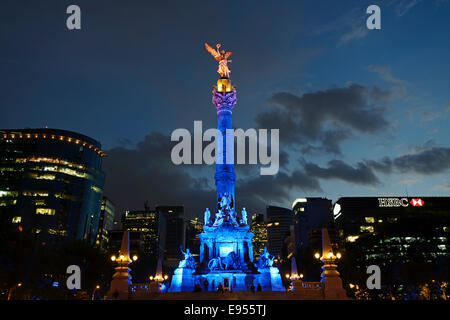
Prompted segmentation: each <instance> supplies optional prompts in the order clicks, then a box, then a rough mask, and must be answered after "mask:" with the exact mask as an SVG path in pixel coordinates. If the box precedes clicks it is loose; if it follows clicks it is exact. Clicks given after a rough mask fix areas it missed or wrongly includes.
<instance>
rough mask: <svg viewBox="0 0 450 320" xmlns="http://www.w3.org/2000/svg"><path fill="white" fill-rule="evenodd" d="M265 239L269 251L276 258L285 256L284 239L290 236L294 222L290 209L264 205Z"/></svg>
mask: <svg viewBox="0 0 450 320" xmlns="http://www.w3.org/2000/svg"><path fill="white" fill-rule="evenodd" d="M266 217H267V241H268V246H269V248H268V249H269V252H270V253H271V254H273V255H274V256H275V257H276V258H277V259H278V260H280V259H281V260H282V259H284V258H286V257H287V252H285V251H286V244H285V240H286V239H287V238H288V237H289V236H290V234H291V231H290V228H291V226H293V224H294V215H293V213H292V210H290V209H287V208H282V207H276V206H267V207H266Z"/></svg>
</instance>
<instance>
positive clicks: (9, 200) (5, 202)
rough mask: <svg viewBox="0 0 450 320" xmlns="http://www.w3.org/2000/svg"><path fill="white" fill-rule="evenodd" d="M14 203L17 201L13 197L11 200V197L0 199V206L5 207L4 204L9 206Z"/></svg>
mask: <svg viewBox="0 0 450 320" xmlns="http://www.w3.org/2000/svg"><path fill="white" fill-rule="evenodd" d="M16 203H17V200H16V199H14V200H12V199H8V200H2V201H0V207H6V206H11V205H12V206H13V205H15V204H16Z"/></svg>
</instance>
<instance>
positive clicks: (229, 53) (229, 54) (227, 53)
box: [225, 51, 233, 59]
mask: <svg viewBox="0 0 450 320" xmlns="http://www.w3.org/2000/svg"><path fill="white" fill-rule="evenodd" d="M232 54H233V51H227V52H225V59H228V58H229V57H230V56H231V55H232Z"/></svg>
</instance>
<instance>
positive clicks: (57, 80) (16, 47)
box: [0, 0, 450, 216]
mask: <svg viewBox="0 0 450 320" xmlns="http://www.w3.org/2000/svg"><path fill="white" fill-rule="evenodd" d="M70 4H77V5H79V6H80V8H81V12H82V29H81V30H78V31H70V30H68V29H67V28H66V18H67V16H68V15H67V14H66V8H67V6H68V5H70ZM371 4H376V5H378V6H380V8H381V27H382V28H381V30H368V29H367V28H366V19H367V17H368V15H367V14H366V12H365V11H366V8H367V7H368V6H369V5H371ZM449 31H450V1H445V0H428V1H426V0H422V1H421V0H410V1H407V0H384V1H350V0H348V1H312V0H310V1H300V0H297V1H239V2H238V1H232V2H230V3H229V4H226V5H224V2H222V1H195V2H192V1H191V2H187V1H158V2H156V1H155V2H153V1H151V2H150V1H136V0H131V1H126V2H122V1H120V2H119V1H100V0H97V1H84V0H83V1H56V0H53V1H2V6H1V11H0V41H1V43H2V45H1V48H2V50H0V71H1V74H2V77H1V79H0V85H1V90H0V106H1V110H2V112H1V114H2V116H1V117H0V128H4V129H7V128H9V129H10V128H25V127H31V128H34V127H44V126H48V127H49V128H59V129H66V130H71V131H76V132H79V133H82V134H85V135H88V136H90V137H92V138H94V139H96V140H98V141H100V142H101V143H102V147H103V149H104V150H105V151H106V152H107V153H108V154H109V156H108V157H107V158H105V160H104V171H105V172H106V181H105V184H106V185H105V195H106V196H108V197H110V198H111V199H112V201H113V202H115V203H116V205H117V206H118V209H119V210H124V209H141V208H142V207H143V203H144V201H145V200H148V201H149V203H150V204H184V205H185V206H186V211H187V212H188V215H189V216H196V215H199V216H200V215H201V212H203V210H204V208H205V207H210V208H212V207H214V198H215V197H214V194H215V188H214V179H213V174H214V167H213V166H210V167H206V165H205V166H201V167H200V166H175V165H173V164H172V163H171V160H170V149H171V147H172V146H173V143H171V142H170V134H171V132H172V131H173V130H175V129H177V128H187V129H189V130H190V131H193V122H194V120H202V121H203V127H204V129H206V128H211V127H214V126H215V122H216V113H215V109H214V106H213V105H212V103H211V86H212V85H213V84H214V83H215V81H216V79H217V77H218V74H217V73H216V69H217V65H216V62H215V61H214V59H213V58H212V57H211V56H210V55H209V54H208V53H207V52H206V51H205V49H204V43H205V42H208V43H209V44H210V45H213V46H214V45H215V44H216V43H218V42H220V43H222V45H223V47H224V49H226V50H232V51H233V55H232V57H231V59H232V63H231V64H230V66H231V80H232V82H233V83H234V84H235V85H236V86H237V90H238V92H237V94H238V103H237V105H236V108H235V110H234V112H233V121H234V126H235V127H237V128H243V129H248V128H268V129H270V128H279V129H280V150H281V151H282V153H283V157H284V158H283V159H285V160H287V161H284V162H283V165H282V167H281V168H280V173H279V174H278V175H277V176H273V177H272V176H270V177H268V176H265V177H261V176H260V175H259V166H256V167H249V166H243V167H242V168H240V167H239V166H237V168H236V174H237V176H238V177H237V190H236V197H237V199H236V200H237V206H238V208H240V207H242V206H245V207H246V208H247V211H250V212H251V213H253V212H255V211H264V208H265V206H266V205H268V204H273V205H280V206H285V207H289V206H290V205H291V203H292V201H293V200H294V199H295V198H297V197H302V196H323V197H328V198H330V199H333V200H337V199H338V198H339V197H340V196H378V195H399V196H400V195H406V193H408V194H409V195H419V196H420V195H423V196H425V195H436V196H448V195H449V192H450V176H449V169H450V145H449V137H450V126H449V125H448V123H449V120H450V93H449V85H450V61H449V57H450V32H449Z"/></svg>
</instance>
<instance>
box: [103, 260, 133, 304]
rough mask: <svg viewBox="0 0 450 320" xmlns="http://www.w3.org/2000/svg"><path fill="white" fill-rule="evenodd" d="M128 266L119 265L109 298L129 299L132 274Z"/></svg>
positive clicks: (110, 288)
mask: <svg viewBox="0 0 450 320" xmlns="http://www.w3.org/2000/svg"><path fill="white" fill-rule="evenodd" d="M129 272H130V269H129V268H128V267H117V268H116V273H115V274H114V275H113V279H112V281H111V284H110V287H109V291H108V299H112V300H127V299H128V293H129V292H128V288H129V285H130V284H131V276H130V274H129Z"/></svg>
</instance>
